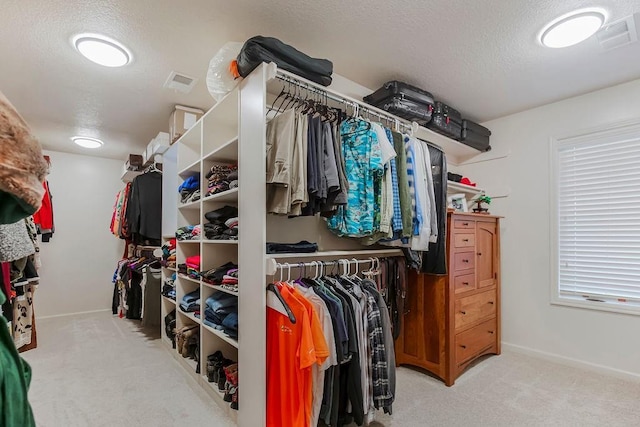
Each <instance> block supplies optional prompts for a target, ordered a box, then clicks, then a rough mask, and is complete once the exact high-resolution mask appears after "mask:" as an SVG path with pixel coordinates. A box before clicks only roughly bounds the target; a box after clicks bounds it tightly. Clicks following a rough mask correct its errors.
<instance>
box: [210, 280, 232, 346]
mask: <svg viewBox="0 0 640 427" xmlns="http://www.w3.org/2000/svg"><path fill="white" fill-rule="evenodd" d="M205 305H206V308H205V310H204V316H205V317H204V323H205V324H206V325H208V326H210V327H212V328H214V329H218V330H221V331H223V332H224V333H226V334H227V335H229V336H230V337H231V338H234V339H238V297H236V296H234V295H230V294H228V293H225V292H220V291H217V292H214V293H213V294H212V295H211V296H210V297H209V298H207V300H206V302H205Z"/></svg>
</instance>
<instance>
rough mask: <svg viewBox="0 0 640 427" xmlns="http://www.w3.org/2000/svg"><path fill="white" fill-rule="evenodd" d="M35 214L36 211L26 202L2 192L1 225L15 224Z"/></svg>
mask: <svg viewBox="0 0 640 427" xmlns="http://www.w3.org/2000/svg"><path fill="white" fill-rule="evenodd" d="M35 212H36V209H35V208H34V207H33V206H31V205H29V204H28V203H27V202H25V201H24V200H22V199H20V198H18V197H16V196H14V195H13V194H11V193H7V192H4V191H2V190H0V224H13V223H14V222H18V221H20V220H21V219H22V218H25V217H27V216H30V215H33V214H34V213H35Z"/></svg>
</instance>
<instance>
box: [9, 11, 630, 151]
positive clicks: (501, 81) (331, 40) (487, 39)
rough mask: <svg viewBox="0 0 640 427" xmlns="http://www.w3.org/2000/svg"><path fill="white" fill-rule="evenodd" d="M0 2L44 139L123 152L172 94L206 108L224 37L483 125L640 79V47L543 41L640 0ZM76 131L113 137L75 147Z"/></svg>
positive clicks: (161, 125) (19, 84)
mask: <svg viewBox="0 0 640 427" xmlns="http://www.w3.org/2000/svg"><path fill="white" fill-rule="evenodd" d="M0 3H1V6H2V14H1V15H0V40H2V43H0V58H2V60H1V61H0V90H1V91H3V92H5V94H6V95H7V97H9V99H11V100H12V101H13V103H14V104H15V105H16V107H17V108H18V109H19V111H20V112H21V113H22V114H23V115H24V116H25V118H26V119H27V121H29V123H30V124H31V126H32V127H33V128H34V130H35V132H36V134H37V136H38V137H39V138H40V139H41V141H42V144H43V146H45V147H46V148H49V149H54V150H62V151H73V152H81V153H86V154H92V155H99V156H105V157H112V158H120V159H124V156H125V155H126V154H127V153H129V152H134V153H135V152H139V151H141V149H142V147H144V146H145V145H146V144H147V143H148V141H149V140H150V139H151V138H152V137H153V136H155V134H157V132H159V131H162V130H164V131H166V130H167V128H168V116H169V114H170V112H171V109H172V106H173V105H174V104H176V103H179V104H185V105H191V106H197V107H201V108H205V109H206V108H208V107H210V106H211V105H212V103H213V101H212V98H211V97H210V96H209V95H208V93H207V90H206V84H205V81H204V80H205V75H206V69H207V65H208V63H209V59H210V58H211V57H212V56H213V55H214V54H215V53H216V51H217V50H218V49H219V48H220V47H221V46H222V45H223V44H224V43H225V42H227V41H244V40H246V39H247V38H249V37H251V36H253V35H256V34H262V35H270V36H274V37H278V38H280V39H282V40H283V41H285V42H286V43H289V44H291V45H293V46H295V47H297V48H298V49H300V50H302V51H304V52H306V53H308V54H309V55H311V56H316V57H324V58H328V59H331V60H332V61H333V62H334V68H335V72H336V73H339V74H341V75H343V76H346V77H348V78H350V79H352V80H355V81H357V82H358V83H360V84H362V85H364V86H367V87H370V88H376V87H377V86H379V85H380V84H382V83H383V82H385V81H386V80H391V79H399V80H404V81H407V82H409V83H413V84H416V85H418V86H420V87H423V88H425V89H427V90H430V91H431V92H433V93H434V95H436V97H437V98H439V99H442V100H444V101H446V102H448V103H450V104H452V105H453V106H455V107H457V108H458V109H460V110H461V111H462V112H463V114H465V115H466V116H468V117H470V118H473V119H476V120H478V121H485V120H489V119H493V118H497V117H500V116H504V115H507V114H510V113H513V112H517V111H521V110H524V109H528V108H531V107H535V106H538V105H542V104H546V103H549V102H552V101H555V100H559V99H563V98H567V97H570V96H574V95H577V94H581V93H585V92H589V91H592V90H595V89H599V88H602V87H606V86H610V85H613V84H616V83H621V82H625V81H629V80H633V79H637V78H640V60H639V59H638V58H640V43H636V44H634V45H629V46H626V47H622V48H619V49H616V50H613V51H610V52H602V51H601V50H600V48H599V47H598V45H597V43H596V41H595V39H594V38H592V39H590V40H588V41H587V42H585V43H582V44H580V45H577V46H574V47H571V48H567V49H559V50H554V49H545V48H542V47H541V46H539V44H538V43H537V41H536V35H537V33H538V31H539V30H540V29H541V28H542V27H543V26H544V25H545V24H546V23H547V22H548V21H550V20H552V19H553V18H555V17H556V16H558V15H561V14H564V13H566V12H569V11H571V10H573V9H576V8H581V7H589V6H600V7H603V8H605V9H606V10H607V11H608V12H609V14H610V18H609V21H612V20H617V19H619V18H622V17H624V16H627V15H630V14H633V13H638V12H640V0H601V1H590V0H587V1H585V0H563V1H557V0H538V1H535V2H534V1H529V0H482V1H480V0H474V1H468V0H467V1H465V0H396V1H393V2H390V1H388V0H369V1H365V0H353V1H348V2H346V1H338V0H325V1H313V0H299V1H286V0H270V1H257V0H253V1H251V0H235V1H228V0H189V1H180V2H179V1H175V0H173V1H170V0H136V1H131V0H100V1H98V0H94V1H89V0H49V1H36V0H22V1H9V0H0ZM636 22H637V25H638V27H639V28H640V19H639V18H638V16H636ZM80 32H98V33H102V34H105V35H108V36H110V37H113V38H115V39H117V40H119V41H121V42H122V43H124V44H125V45H127V46H128V47H129V48H130V49H131V50H132V51H133V53H134V62H133V63H132V64H130V65H128V66H126V67H124V68H120V69H109V68H104V67H100V66H98V65H96V64H93V63H91V62H89V61H87V60H86V59H84V58H83V57H81V56H80V55H78V54H77V53H76V52H75V50H74V49H73V48H72V46H71V44H70V42H69V39H70V38H71V37H72V36H73V35H74V34H77V33H80ZM173 70H175V71H178V72H182V73H185V74H187V75H190V76H193V77H197V78H199V79H200V81H199V82H198V84H197V86H196V88H195V89H194V91H193V92H192V93H191V94H189V95H184V94H180V93H177V92H174V91H170V90H167V89H163V88H162V85H163V83H164V81H165V79H166V78H167V76H168V75H169V72H170V71H173ZM603 108H606V106H603ZM75 134H84V135H91V136H95V137H99V138H101V139H103V140H104V141H105V146H104V147H103V148H101V149H100V150H96V151H89V150H86V149H82V148H79V147H78V148H76V147H74V146H73V145H72V143H71V142H70V140H69V138H70V137H71V136H73V135H75Z"/></svg>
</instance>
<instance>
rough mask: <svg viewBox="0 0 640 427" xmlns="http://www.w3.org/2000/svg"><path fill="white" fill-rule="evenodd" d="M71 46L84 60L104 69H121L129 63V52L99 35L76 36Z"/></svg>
mask: <svg viewBox="0 0 640 427" xmlns="http://www.w3.org/2000/svg"><path fill="white" fill-rule="evenodd" d="M72 42H73V46H74V47H75V48H76V49H77V50H78V52H80V53H81V54H82V55H83V56H84V57H85V58H87V59H89V60H90V61H93V62H95V63H96V64H100V65H104V66H105V67H122V66H124V65H127V64H128V63H129V62H131V57H132V55H131V52H130V51H129V49H127V48H126V47H124V46H123V45H122V44H121V43H119V42H118V41H116V40H113V39H110V38H109V37H105V36H102V35H100V34H78V35H77V36H75V37H74V38H73V39H72Z"/></svg>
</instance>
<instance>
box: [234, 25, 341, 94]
mask: <svg viewBox="0 0 640 427" xmlns="http://www.w3.org/2000/svg"><path fill="white" fill-rule="evenodd" d="M263 62H275V64H276V65H277V66H278V68H282V69H283V70H286V71H289V72H291V73H294V74H297V75H299V76H301V77H304V78H305V79H308V80H311V81H312V82H316V83H319V84H321V85H323V86H329V85H330V84H331V74H333V63H332V62H331V61H329V60H328V59H316V58H311V57H310V56H307V55H305V54H304V53H302V52H300V51H299V50H297V49H295V48H294V47H292V46H289V45H288V44H285V43H282V42H281V41H280V40H278V39H276V38H273V37H263V36H255V37H251V38H250V39H249V40H247V41H246V42H245V43H244V46H242V50H240V53H239V54H238V72H239V73H240V75H241V76H242V77H247V76H248V75H249V74H250V73H251V72H252V71H253V70H255V69H256V67H257V66H258V65H260V64H261V63H263Z"/></svg>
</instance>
